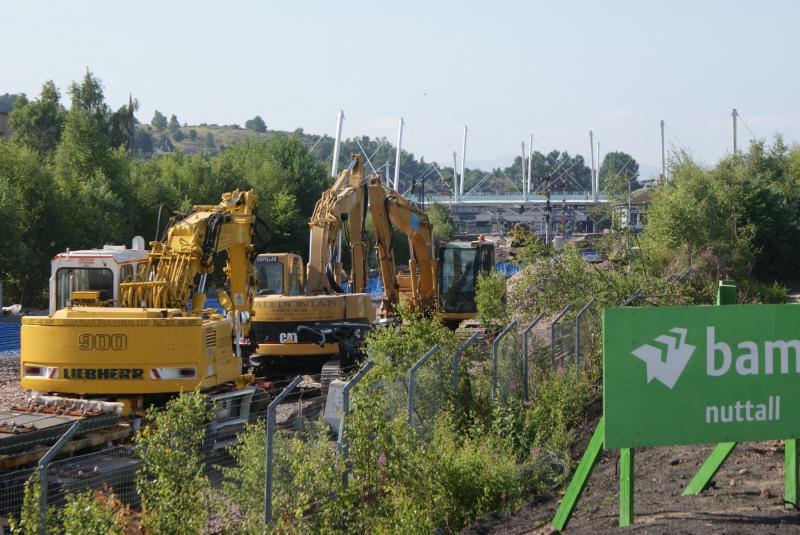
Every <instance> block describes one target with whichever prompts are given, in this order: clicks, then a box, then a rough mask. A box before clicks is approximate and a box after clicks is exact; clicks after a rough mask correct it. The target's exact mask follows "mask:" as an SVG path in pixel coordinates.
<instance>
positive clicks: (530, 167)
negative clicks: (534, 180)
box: [525, 134, 533, 201]
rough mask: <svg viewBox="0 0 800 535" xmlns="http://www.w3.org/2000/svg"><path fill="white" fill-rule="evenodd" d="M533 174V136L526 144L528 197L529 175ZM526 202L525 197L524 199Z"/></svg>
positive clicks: (529, 189)
mask: <svg viewBox="0 0 800 535" xmlns="http://www.w3.org/2000/svg"><path fill="white" fill-rule="evenodd" d="M532 174H533V134H531V137H530V143H528V184H527V189H528V195H530V194H531V175H532ZM525 200H526V201H527V200H528V199H527V197H526V198H525Z"/></svg>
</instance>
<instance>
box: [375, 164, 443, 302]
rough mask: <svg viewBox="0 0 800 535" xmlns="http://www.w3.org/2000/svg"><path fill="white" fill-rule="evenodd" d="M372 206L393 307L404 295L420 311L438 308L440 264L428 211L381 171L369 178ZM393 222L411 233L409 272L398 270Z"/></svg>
mask: <svg viewBox="0 0 800 535" xmlns="http://www.w3.org/2000/svg"><path fill="white" fill-rule="evenodd" d="M369 206H370V213H371V214H372V223H373V225H374V227H375V238H376V248H377V249H378V262H379V264H380V268H381V276H382V278H383V286H384V292H385V299H386V301H387V304H388V305H389V307H393V306H395V305H396V304H397V303H398V301H400V300H401V298H402V300H404V301H409V302H411V304H412V306H413V307H414V309H415V310H418V311H428V310H432V309H434V308H436V303H437V298H438V290H437V285H438V267H437V264H436V259H435V256H434V251H433V225H432V224H431V222H430V220H429V219H428V216H427V214H425V212H424V211H423V210H422V209H421V208H420V207H419V206H417V205H416V204H415V203H413V202H411V201H409V200H407V199H406V198H404V197H403V196H402V195H400V194H399V193H397V192H396V191H394V190H391V189H389V188H387V187H385V186H384V185H383V184H382V183H381V180H380V177H379V176H378V175H372V176H370V179H369ZM392 226H394V227H396V228H398V229H399V230H400V231H401V232H403V234H405V235H406V236H407V237H408V241H409V245H410V249H411V258H410V259H409V261H408V268H409V274H408V275H403V274H397V273H395V258H394V245H393V243H392Z"/></svg>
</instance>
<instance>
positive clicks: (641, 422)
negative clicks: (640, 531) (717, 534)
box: [553, 282, 800, 530]
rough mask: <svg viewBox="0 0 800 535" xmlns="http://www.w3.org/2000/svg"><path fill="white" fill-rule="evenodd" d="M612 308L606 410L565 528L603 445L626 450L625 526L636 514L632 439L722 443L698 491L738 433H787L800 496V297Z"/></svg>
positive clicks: (793, 498) (792, 493) (723, 289)
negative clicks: (782, 301)
mask: <svg viewBox="0 0 800 535" xmlns="http://www.w3.org/2000/svg"><path fill="white" fill-rule="evenodd" d="M735 302H736V287H735V285H733V283H732V282H722V283H720V291H719V295H718V298H717V304H718V305H732V306H722V307H719V306H718V307H661V308H617V309H608V310H606V311H605V312H604V315H603V416H602V418H601V419H600V422H599V423H598V426H597V429H596V431H595V435H594V437H593V438H592V440H591V441H590V443H589V446H588V447H587V450H586V452H585V453H584V456H583V458H582V459H581V463H580V465H579V467H578V469H577V471H576V473H575V476H574V477H573V480H572V482H571V483H570V486H569V488H568V489H567V492H566V494H565V496H564V500H562V503H561V505H560V506H559V509H558V510H557V511H556V515H555V517H554V518H553V525H554V527H556V528H557V529H559V530H562V529H564V527H565V526H566V524H567V522H568V521H569V518H570V516H571V514H572V511H573V509H574V506H575V504H576V503H577V500H578V498H579V497H580V494H581V492H582V491H583V488H584V486H585V484H586V478H588V476H589V474H590V473H591V471H592V469H593V467H594V466H595V464H596V463H597V460H598V459H599V456H600V454H601V452H602V449H603V446H605V448H606V449H619V450H620V471H619V473H620V519H619V520H620V522H619V524H620V526H626V525H628V524H630V523H632V522H633V479H634V478H633V464H634V461H633V459H634V456H633V448H636V447H642V446H670V445H679V444H706V443H718V445H717V447H716V448H715V450H714V451H713V452H712V454H711V455H710V456H709V458H708V459H707V460H706V462H705V464H704V465H703V466H702V467H701V469H700V470H699V471H698V473H697V475H696V476H695V477H694V479H693V480H692V481H691V482H690V484H689V486H688V487H687V488H686V490H685V492H684V495H689V494H698V493H700V492H701V491H702V490H703V488H705V486H706V484H707V483H708V482H709V481H710V479H711V478H712V477H713V475H714V474H715V473H716V471H717V470H718V469H719V467H720V465H721V464H722V463H723V462H724V461H725V459H726V458H727V457H728V455H729V454H730V453H731V451H733V449H734V447H735V446H736V442H737V441H755V440H768V439H784V440H786V476H785V477H786V489H785V500H786V501H787V502H789V503H792V504H794V505H795V506H796V505H797V500H798V482H797V475H798V474H797V470H798V469H797V461H798V455H797V448H796V441H795V439H794V438H792V437H795V436H797V435H798V431H800V424H798V419H797V417H796V415H797V414H800V388H798V381H799V380H800V306H796V305H734V303H735Z"/></svg>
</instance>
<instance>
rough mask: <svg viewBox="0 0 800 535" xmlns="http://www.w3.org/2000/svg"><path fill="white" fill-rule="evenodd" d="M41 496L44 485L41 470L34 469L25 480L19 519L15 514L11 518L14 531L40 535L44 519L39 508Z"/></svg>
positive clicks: (25, 534) (10, 521) (23, 534)
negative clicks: (40, 474) (40, 478)
mask: <svg viewBox="0 0 800 535" xmlns="http://www.w3.org/2000/svg"><path fill="white" fill-rule="evenodd" d="M41 496H42V485H41V483H40V481H39V471H38V470H34V472H33V474H31V477H29V478H28V480H27V481H26V482H25V488H24V490H23V497H22V509H21V510H20V513H19V520H17V519H16V518H14V517H13V516H12V517H11V518H10V519H9V527H10V528H11V532H12V533H19V534H21V535H39V527H40V526H41V525H42V522H43V521H44V518H42V514H41V510H40V509H39V498H40V497H41Z"/></svg>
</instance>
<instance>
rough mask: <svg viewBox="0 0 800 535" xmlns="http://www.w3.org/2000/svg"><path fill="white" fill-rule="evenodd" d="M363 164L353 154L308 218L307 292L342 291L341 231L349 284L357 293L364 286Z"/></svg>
mask: <svg viewBox="0 0 800 535" xmlns="http://www.w3.org/2000/svg"><path fill="white" fill-rule="evenodd" d="M363 167H364V164H363V163H362V161H361V159H360V158H357V157H354V158H353V159H352V160H351V162H350V165H348V167H347V169H345V170H344V171H342V172H341V173H339V176H338V177H337V179H336V182H334V185H333V187H331V188H330V189H328V190H326V191H325V192H324V193H323V194H322V197H321V198H320V199H319V200H318V201H317V204H316V205H315V207H314V213H313V214H312V216H311V219H309V222H308V226H309V227H310V228H311V236H310V240H311V242H310V245H309V252H310V254H309V260H308V286H307V289H306V293H307V294H308V295H320V294H331V293H342V289H341V287H339V283H340V282H341V281H340V280H339V279H340V273H341V271H342V268H341V258H340V257H341V247H342V246H341V239H340V236H341V233H342V231H344V232H345V235H346V236H347V237H348V238H349V242H350V254H351V263H352V277H351V279H352V280H351V286H352V288H353V291H354V292H356V293H363V292H365V291H366V288H367V277H366V272H367V265H366V262H367V254H366V253H367V248H368V246H369V244H368V242H367V239H366V236H365V235H364V218H365V217H366V204H367V198H366V197H367V192H366V187H365V185H364V173H363Z"/></svg>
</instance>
